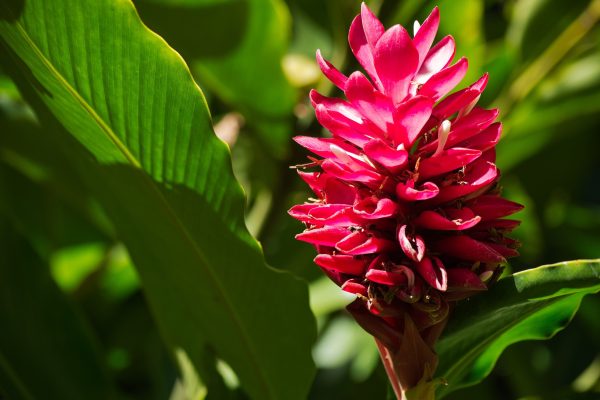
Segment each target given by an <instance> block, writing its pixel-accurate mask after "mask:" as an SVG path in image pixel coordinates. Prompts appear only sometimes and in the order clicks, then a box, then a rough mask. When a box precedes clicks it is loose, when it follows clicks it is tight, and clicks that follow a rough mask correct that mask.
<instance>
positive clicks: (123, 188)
mask: <svg viewBox="0 0 600 400" xmlns="http://www.w3.org/2000/svg"><path fill="white" fill-rule="evenodd" d="M0 35H1V37H2V39H3V42H4V43H5V44H6V45H7V48H8V49H9V52H10V57H8V58H7V57H2V58H1V59H2V61H4V62H6V64H7V65H8V66H9V67H10V65H12V66H13V67H12V70H13V75H15V76H17V75H19V73H16V72H14V71H15V70H17V69H16V68H18V71H20V75H21V77H20V78H19V77H17V80H18V81H19V82H21V83H22V82H23V81H24V79H25V80H26V81H27V82H28V84H29V86H27V85H25V86H22V89H25V90H27V88H29V89H30V90H32V91H33V93H34V95H33V97H32V98H31V99H30V101H32V100H35V99H36V98H37V99H41V101H42V102H43V104H45V107H47V108H48V109H49V110H50V111H51V112H52V113H53V114H54V116H55V117H56V118H57V119H58V120H59V121H60V123H62V125H63V126H64V127H65V128H66V129H67V131H69V132H70V133H71V135H72V137H73V138H74V139H76V142H75V141H73V142H74V143H72V144H70V148H71V153H72V154H71V155H72V157H73V158H74V159H78V158H81V160H76V161H77V163H76V164H74V165H75V168H76V169H77V170H78V172H80V173H81V174H82V175H83V176H84V178H85V182H86V183H87V184H88V185H89V187H90V189H91V190H92V191H93V193H95V195H96V196H97V197H98V199H99V201H100V202H101V203H102V205H103V206H104V207H105V208H106V209H107V212H108V214H109V216H110V217H111V219H112V222H113V223H114V225H115V228H116V230H117V233H118V235H119V236H120V238H121V239H122V240H123V242H124V243H125V244H126V245H127V247H128V250H129V251H130V254H131V256H132V259H133V261H134V263H135V265H136V267H137V268H138V270H139V274H140V278H141V281H142V285H143V287H144V290H145V293H146V295H147V298H148V301H149V302H150V305H151V307H152V309H153V312H154V314H155V317H156V318H157V320H158V322H159V326H160V328H161V330H162V332H163V334H164V335H165V337H166V338H167V340H168V342H169V344H170V347H171V348H172V349H174V350H175V349H182V350H183V351H185V352H186V353H187V354H188V356H189V357H190V359H191V360H192V362H193V363H194V365H195V367H196V368H197V369H198V370H199V372H200V373H201V374H205V375H206V376H210V369H211V366H210V365H206V363H207V360H211V359H212V357H214V355H216V356H217V357H219V358H221V359H223V360H225V361H226V362H227V363H229V364H230V365H231V366H232V367H233V369H234V370H235V371H236V373H237V374H238V376H239V379H240V381H241V384H242V386H243V388H244V389H245V390H246V391H247V393H248V394H249V395H250V396H251V397H253V398H257V399H300V398H304V397H305V395H306V393H307V391H308V388H309V385H310V382H311V380H312V376H313V373H314V366H313V363H312V360H311V359H310V346H311V344H312V341H313V340H314V335H315V333H314V332H315V326H314V320H313V317H312V315H311V313H310V310H309V307H308V297H307V288H306V285H305V284H304V283H302V282H300V281H298V280H295V279H294V278H293V277H291V276H290V275H288V274H284V273H279V272H276V271H274V270H271V269H269V267H268V266H267V265H266V264H265V263H264V259H263V256H262V253H261V250H260V247H259V245H258V243H257V242H256V241H255V240H254V239H253V238H252V237H251V236H250V235H249V234H248V232H247V230H246V228H245V225H244V219H243V204H244V199H243V194H242V191H241V188H240V186H239V184H238V183H237V182H236V181H235V179H234V177H233V174H232V171H231V165H230V156H229V153H228V151H227V147H226V146H225V145H224V144H223V143H222V142H220V141H219V140H218V139H217V138H216V137H215V136H214V134H213V132H212V129H211V125H210V116H209V114H208V111H207V108H206V103H205V100H204V98H203V96H202V93H201V92H200V90H199V89H198V87H197V86H196V85H195V84H194V82H193V80H192V78H191V75H190V73H189V70H188V69H187V68H186V66H185V64H184V63H183V62H182V60H181V58H180V57H178V55H177V54H176V53H175V52H174V51H173V50H172V49H170V48H169V47H168V46H167V45H166V44H165V42H164V41H163V40H162V39H161V38H160V37H158V36H156V35H155V34H153V33H152V32H151V31H149V30H148V29H147V28H146V27H145V26H144V25H143V24H142V23H141V22H140V20H139V18H138V16H137V14H136V12H135V9H134V8H133V6H132V4H131V3H130V2H129V1H125V0H114V1H109V0H102V1H95V2H84V1H80V0H57V1H53V2H51V3H50V2H47V1H43V0H29V1H27V2H25V3H23V2H20V1H17V0H13V1H9V2H6V1H5V2H2V3H0ZM15 65H16V66H17V67H15ZM23 77H25V78H23ZM34 102H35V101H34ZM41 104H42V103H39V104H38V105H37V106H36V111H38V113H39V114H40V115H42V114H43V111H44V110H43V107H42V106H41ZM51 132H55V130H52V131H51ZM51 132H50V131H49V133H48V134H50V133H51ZM55 134H56V140H57V142H56V143H57V145H58V144H59V142H60V143H62V142H69V140H72V139H71V138H69V137H63V136H62V135H60V132H58V131H56V132H55ZM77 142H78V143H77ZM82 145H83V146H82ZM84 147H85V149H87V151H88V152H89V153H88V154H87V155H86V151H85V150H84ZM82 155H83V156H84V157H80V156H82ZM282 365H286V366H287V367H286V368H281V366H282Z"/></svg>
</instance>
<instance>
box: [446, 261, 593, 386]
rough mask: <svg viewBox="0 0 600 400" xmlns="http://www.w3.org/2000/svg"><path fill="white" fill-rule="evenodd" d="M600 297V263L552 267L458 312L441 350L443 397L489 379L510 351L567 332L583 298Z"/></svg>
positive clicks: (507, 282)
mask: <svg viewBox="0 0 600 400" xmlns="http://www.w3.org/2000/svg"><path fill="white" fill-rule="evenodd" d="M598 291H600V260H590V261H585V260H584V261H570V262H564V263H560V264H553V265H546V266H542V267H538V268H534V269H530V270H526V271H522V272H519V273H516V274H514V275H512V276H510V277H507V278H505V279H502V280H500V281H499V282H498V284H497V285H496V286H494V287H493V288H492V289H490V291H489V292H488V293H486V294H483V295H479V296H477V297H475V298H473V299H472V300H470V301H468V302H464V303H461V304H459V305H458V306H457V308H456V312H455V313H454V314H453V316H452V318H451V319H450V323H449V324H448V327H447V329H446V331H445V333H444V334H443V336H442V338H441V339H440V341H439V342H438V344H437V346H436V350H437V352H438V354H439V356H440V366H439V368H438V371H437V376H439V377H443V378H444V379H445V380H446V381H447V383H448V385H447V386H444V387H442V388H441V389H440V396H443V395H444V394H446V393H449V392H452V391H454V390H456V389H458V388H460V387H464V386H469V385H473V384H475V383H477V382H479V381H480V380H482V379H483V378H484V377H485V376H487V375H488V374H489V373H490V372H491V370H492V368H493V366H494V364H495V363H496V360H497V359H498V357H499V356H500V354H501V353H502V351H503V350H504V348H506V347H507V346H508V345H510V344H512V343H516V342H519V341H522V340H530V339H545V338H548V337H551V336H552V335H554V334H555V333H556V332H558V331H559V330H561V329H562V328H564V327H565V326H566V325H567V324H568V323H569V321H570V320H571V318H572V317H573V315H574V314H575V312H576V311H577V309H578V307H579V303H580V302H581V299H582V297H583V296H584V295H585V294H588V293H595V292H598Z"/></svg>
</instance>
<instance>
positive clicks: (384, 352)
mask: <svg viewBox="0 0 600 400" xmlns="http://www.w3.org/2000/svg"><path fill="white" fill-rule="evenodd" d="M375 343H377V349H378V350H379V356H380V357H381V362H383V366H384V367H385V372H386V373H387V376H388V379H389V380H390V383H391V384H392V388H393V389H394V393H395V394H396V399H398V400H406V396H404V391H403V390H402V386H400V382H399V381H398V377H397V376H396V371H395V370H394V364H393V362H392V357H391V356H390V353H389V351H388V349H387V348H386V347H385V346H384V345H383V344H381V342H380V341H379V340H377V339H375Z"/></svg>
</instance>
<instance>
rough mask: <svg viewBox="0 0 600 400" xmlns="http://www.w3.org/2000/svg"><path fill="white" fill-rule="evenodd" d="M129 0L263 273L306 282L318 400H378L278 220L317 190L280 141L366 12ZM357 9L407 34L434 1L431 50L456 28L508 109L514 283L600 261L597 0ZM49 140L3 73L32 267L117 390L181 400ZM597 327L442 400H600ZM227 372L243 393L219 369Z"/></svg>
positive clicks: (16, 186)
mask: <svg viewBox="0 0 600 400" xmlns="http://www.w3.org/2000/svg"><path fill="white" fill-rule="evenodd" d="M134 3H135V5H136V7H137V9H138V11H139V14H140V16H141V18H142V20H143V21H144V22H145V23H146V24H147V25H148V26H149V27H150V28H151V29H152V30H154V31H155V32H157V33H158V34H159V35H161V36H162V37H163V38H165V40H166V41H167V42H168V43H169V44H170V45H171V46H172V47H173V48H174V49H176V50H177V51H178V52H179V53H180V54H181V56H182V57H183V58H184V59H185V60H186V62H187V64H188V65H189V67H190V70H191V72H192V74H193V75H194V77H195V78H196V80H197V82H198V84H199V85H200V87H201V88H202V90H203V91H204V93H205V95H206V97H207V101H208V104H209V108H210V110H211V112H212V115H213V119H214V123H215V130H216V132H217V134H218V135H219V136H220V137H221V138H222V139H223V140H224V141H226V142H227V143H228V144H229V146H230V148H231V151H232V154H233V162H234V170H235V173H236V176H237V178H238V179H239V180H240V182H241V183H242V185H243V186H244V189H245V191H246V194H247V197H248V204H247V224H248V227H249V228H250V230H251V232H252V233H253V234H254V235H256V236H257V237H258V238H259V240H260V241H261V242H262V245H263V248H264V251H265V254H266V257H267V260H268V262H269V263H270V264H271V265H272V266H274V267H276V268H280V269H285V270H289V271H291V272H293V273H294V274H296V275H298V276H300V277H302V278H304V279H306V280H307V281H309V282H310V293H311V307H312V309H313V312H314V313H315V315H316V317H317V319H318V325H319V339H318V342H317V343H316V346H315V348H314V352H313V356H314V359H315V362H316V364H317V366H318V368H319V369H318V373H317V377H316V379H315V382H314V384H313V388H312V391H311V395H310V398H311V399H315V400H317V399H359V398H369V399H382V398H385V396H386V393H387V383H386V382H387V380H386V377H385V372H384V371H383V368H382V367H381V365H380V363H379V358H378V354H377V350H376V348H375V346H374V343H373V341H372V339H371V338H370V337H369V336H368V335H367V334H366V333H364V332H362V331H361V329H360V328H359V327H358V326H357V325H356V324H355V323H354V322H353V321H352V319H351V318H350V317H349V316H348V315H347V314H346V313H345V312H344V311H343V308H344V306H345V304H347V303H348V301H349V299H348V298H347V297H345V296H343V295H341V294H340V293H339V290H338V289H337V288H335V287H334V286H333V284H330V283H329V282H328V281H327V280H326V279H325V278H324V277H323V276H322V274H321V272H320V271H319V269H318V268H317V267H316V266H315V265H313V263H312V258H313V257H314V254H313V253H314V250H313V249H312V248H311V247H310V246H308V245H305V244H303V243H299V242H296V241H295V240H294V234H295V233H297V232H298V231H299V230H301V229H302V228H301V225H300V224H299V223H298V222H297V221H295V220H292V219H291V218H290V217H288V216H287V214H286V211H287V209H289V207H291V205H293V204H295V203H299V202H302V201H304V199H305V198H306V197H307V196H308V195H309V194H308V193H307V191H306V188H305V185H304V183H303V182H302V181H301V180H300V179H298V178H297V177H296V176H295V172H294V171H293V170H291V169H289V168H288V166H289V165H295V164H298V163H302V162H304V160H305V152H304V150H302V149H300V148H299V146H295V145H294V144H293V142H292V141H291V139H290V138H291V137H292V136H294V135H295V134H309V135H315V136H318V135H322V134H324V132H322V130H321V128H320V127H319V126H318V125H317V124H316V122H315V119H314V115H313V111H312V109H311V107H310V104H309V102H308V99H307V94H308V91H309V90H310V89H311V88H317V89H318V90H319V91H320V92H321V93H324V94H332V95H333V94H336V91H335V90H334V88H333V87H332V85H330V84H329V83H328V82H327V81H326V80H324V79H323V77H322V76H321V75H320V72H319V70H318V67H317V65H316V62H315V60H314V53H315V50H316V49H317V48H320V49H321V51H322V53H323V55H324V56H325V57H326V58H327V59H329V60H330V61H332V63H333V64H335V65H336V66H338V67H339V68H340V69H342V70H343V71H346V72H347V71H352V70H356V69H357V68H358V66H357V64H356V62H355V61H354V60H353V59H352V57H351V54H349V49H348V45H347V39H346V38H347V30H348V27H349V25H350V21H351V20H352V18H353V17H354V15H356V14H357V13H358V12H359V10H360V2H359V1H357V0H325V1H324V0H286V1H284V0H135V1H134ZM367 3H368V4H369V6H370V7H371V8H372V9H373V10H375V11H376V12H377V14H378V15H379V16H380V18H381V19H382V21H383V22H384V24H385V25H386V27H389V26H391V25H393V24H397V23H401V24H403V25H404V26H406V27H407V28H408V27H412V22H413V21H414V20H415V19H418V20H419V21H422V20H423V19H424V18H425V17H426V16H427V15H428V14H429V12H430V11H431V9H432V7H433V6H434V5H438V6H439V7H440V11H441V27H440V32H439V34H438V39H439V38H441V37H443V36H444V35H446V34H452V35H453V36H454V37H455V39H456V42H457V58H458V57H460V56H466V57H468V58H469V65H470V69H469V73H468V75H467V77H466V78H465V80H464V81H463V83H462V85H461V87H464V86H467V85H468V84H470V83H472V82H473V81H475V80H476V79H477V78H478V77H480V76H481V75H482V74H483V73H484V72H489V73H490V81H489V84H488V87H487V89H486V91H485V93H484V96H483V97H482V99H481V101H480V104H481V105H483V106H486V107H496V106H498V107H501V117H500V118H501V120H502V121H503V123H504V133H503V135H504V136H503V140H502V141H501V143H500V144H499V146H498V165H499V167H500V169H501V171H502V174H503V180H502V185H503V187H504V194H505V196H506V197H507V198H509V199H511V200H514V201H518V202H520V203H522V204H525V205H526V208H525V210H524V211H522V212H521V213H520V214H518V216H517V218H518V219H521V220H522V221H523V222H522V225H521V227H520V228H519V229H518V230H517V231H516V232H515V234H514V236H515V237H516V238H518V239H519V240H520V241H521V242H522V244H523V246H522V248H521V256H520V257H519V258H517V259H514V260H513V261H512V266H511V268H512V271H519V270H522V269H526V268H530V267H534V266H538V265H541V264H547V263H553V262H558V261H563V260H571V259H579V258H597V257H599V256H600V156H599V149H600V114H599V111H600V24H599V20H600V1H589V0H570V1H564V0H514V1H510V0H508V1H499V0H461V1H457V0H442V1H437V2H429V1H416V0H379V1H369V2H367ZM43 129H47V128H45V127H44V128H42V127H41V126H40V125H39V124H38V123H37V119H36V116H35V115H34V113H33V112H32V110H31V109H30V108H29V106H28V105H27V104H26V103H25V102H24V100H23V99H22V98H21V96H20V94H19V92H18V90H17V89H16V87H15V86H14V84H13V83H12V82H11V81H10V79H9V78H8V77H7V75H6V74H5V73H4V72H2V71H0V132H2V131H9V130H11V131H18V132H20V135H0V193H2V194H1V196H0V197H1V198H0V211H1V212H3V213H8V214H10V218H11V220H12V221H13V223H15V224H16V225H17V226H18V228H19V231H21V232H27V236H28V237H26V238H25V242H26V243H27V244H26V245H25V247H26V248H24V249H23V251H29V250H28V249H29V248H31V249H33V250H34V251H35V252H34V254H35V257H34V260H33V261H32V262H34V263H36V262H37V263H45V264H47V265H49V266H50V271H51V276H52V278H53V280H54V281H55V283H56V284H57V285H58V287H59V288H60V289H61V290H62V292H64V293H65V294H66V300H65V301H67V302H68V303H69V304H70V307H72V311H73V313H76V314H77V315H79V317H80V318H81V319H82V320H83V321H85V324H86V326H88V327H89V329H90V330H91V331H92V332H93V334H94V336H95V337H96V339H97V344H98V348H99V349H100V351H101V352H102V354H103V356H104V358H105V360H106V363H107V365H108V366H109V369H110V374H111V376H112V377H113V378H114V380H115V381H116V382H117V386H118V390H119V393H120V395H122V397H123V398H125V399H168V398H171V399H184V398H186V397H185V395H184V394H183V393H181V390H180V389H178V382H179V381H178V372H177V367H176V364H175V362H174V360H173V359H172V358H171V356H170V355H169V354H168V352H167V349H166V348H165V347H164V344H163V342H162V340H161V339H160V335H159V332H158V330H157V327H156V326H155V323H154V321H153V319H152V317H151V315H150V312H149V309H148V306H147V304H146V302H145V300H144V296H143V293H142V292H141V290H140V286H139V283H138V279H137V275H136V272H135V270H134V268H133V266H132V265H131V261H130V260H129V257H128V254H127V251H126V249H125V248H124V247H123V246H122V245H121V244H120V243H119V242H118V241H117V240H116V239H115V236H114V232H113V230H112V228H111V226H110V222H109V221H108V220H107V219H106V218H105V217H104V215H103V211H102V209H101V208H100V207H99V206H98V205H97V204H96V202H95V200H94V199H93V198H92V197H91V196H90V195H89V194H88V193H86V191H85V190H84V189H83V188H84V185H82V184H81V182H79V181H78V179H79V178H78V177H77V176H76V175H75V174H72V173H70V171H68V170H65V165H64V164H63V163H62V162H61V158H60V154H56V153H53V152H48V151H46V150H47V149H48V148H52V143H45V142H44V135H43ZM31 141H36V142H38V143H39V146H38V152H37V153H35V154H33V153H32V151H34V150H32V146H29V145H27V144H28V143H30V142H31ZM30 158H34V159H35V160H37V163H35V164H32V163H30V162H28V161H27V160H28V159H30ZM58 176H60V179H58V178H57V177H58ZM3 239H5V240H1V241H0V252H2V253H5V252H7V251H8V250H7V249H8V248H9V247H12V249H13V250H14V246H15V244H14V243H13V242H12V241H11V240H9V239H10V238H3ZM19 243H20V242H19ZM2 247H4V248H2ZM0 257H1V256H0ZM22 273H23V274H25V275H23V276H22V279H21V281H22V282H23V287H22V288H18V287H14V286H13V287H10V288H6V287H4V286H3V283H2V282H0V291H5V293H9V292H11V291H12V292H15V293H17V292H19V290H20V289H23V290H32V291H33V289H31V285H30V283H28V282H26V281H27V279H29V278H28V276H27V275H26V271H25V272H22ZM48 284H49V283H47V282H39V285H38V286H39V288H40V291H39V292H36V293H33V292H32V293H31V296H30V300H29V301H31V302H32V304H33V302H36V301H37V302H43V301H44V297H43V293H45V292H43V290H44V288H45V287H46V286H47V285H48ZM16 299H17V297H10V296H8V295H6V296H5V297H4V300H3V301H21V300H20V298H19V300H16ZM599 315H600V296H598V295H596V296H588V297H586V298H585V300H584V302H583V303H582V306H581V308H580V311H579V312H578V314H577V315H576V317H575V318H574V319H573V321H572V322H571V325H570V326H569V328H568V329H566V330H565V331H563V332H560V333H558V334H557V335H556V336H555V337H554V338H553V339H551V340H548V341H543V342H542V341H531V342H526V343H521V344H517V345H513V346H511V347H509V348H508V349H507V350H506V352H505V353H504V354H503V355H502V357H501V358H500V360H499V361H498V363H497V365H496V368H495V369H494V372H493V373H492V374H491V375H490V376H489V377H488V379H487V380H485V381H484V382H483V383H481V384H479V385H477V386H474V387H471V388H467V389H463V390H460V391H457V392H455V393H453V394H452V395H450V396H448V397H447V398H448V399H491V400H495V399H528V400H533V399H600V318H599ZM290 318H294V316H293V315H290ZM33 328H35V327H33ZM48 357H49V355H48ZM221 373H222V374H223V375H224V377H225V378H226V379H225V380H226V382H227V383H228V385H231V386H232V387H235V386H236V379H235V376H233V375H232V373H231V371H230V370H228V369H227V367H226V366H223V368H221ZM0 397H1V396H0ZM236 398H243V395H242V394H241V393H238V394H237V395H236Z"/></svg>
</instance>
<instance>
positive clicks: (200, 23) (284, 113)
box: [135, 0, 297, 157]
mask: <svg viewBox="0 0 600 400" xmlns="http://www.w3.org/2000/svg"><path fill="white" fill-rule="evenodd" d="M135 3H136V6H137V7H138V9H139V12H140V15H141V17H142V19H143V20H144V22H146V23H147V24H148V26H150V27H151V28H152V29H154V30H155V31H156V32H158V33H159V34H161V35H163V36H164V37H165V39H167V41H168V42H169V43H170V44H172V45H173V47H174V48H175V49H177V50H178V51H182V54H183V55H184V57H186V59H187V60H188V62H189V63H190V65H191V66H192V67H193V70H194V72H195V73H197V74H198V76H199V78H200V79H201V82H202V83H203V84H204V85H206V86H207V87H208V88H210V89H211V90H212V91H213V92H214V93H215V94H216V95H217V96H218V97H219V98H220V99H221V100H222V101H224V102H225V103H227V104H229V105H230V106H232V107H233V108H235V109H236V110H238V111H240V112H241V113H243V114H244V116H245V117H246V120H247V123H248V125H250V126H251V128H253V130H254V131H255V132H257V133H258V135H259V137H260V138H261V142H262V144H263V145H264V146H265V147H266V148H267V149H269V151H270V152H271V153H272V154H273V155H275V156H276V157H282V156H284V155H285V154H286V152H287V151H288V147H289V144H290V140H289V139H290V136H291V134H292V124H291V122H292V120H291V118H290V116H291V115H292V111H293V108H294V105H295V104H296V100H297V93H296V90H295V89H294V88H293V87H292V85H291V84H290V82H288V80H287V78H286V76H285V75H284V71H283V69H282V61H283V57H284V55H285V53H286V50H287V47H288V42H289V34H290V30H291V20H290V16H289V11H288V9H287V6H286V4H285V2H284V1H282V0H228V1H222V2H221V3H220V4H213V3H214V1H207V0H186V1H185V2H184V3H182V2H178V4H177V3H174V2H173V1H169V0H135ZM198 38H209V39H208V40H203V41H200V42H206V44H198V42H199V40H198Z"/></svg>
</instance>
